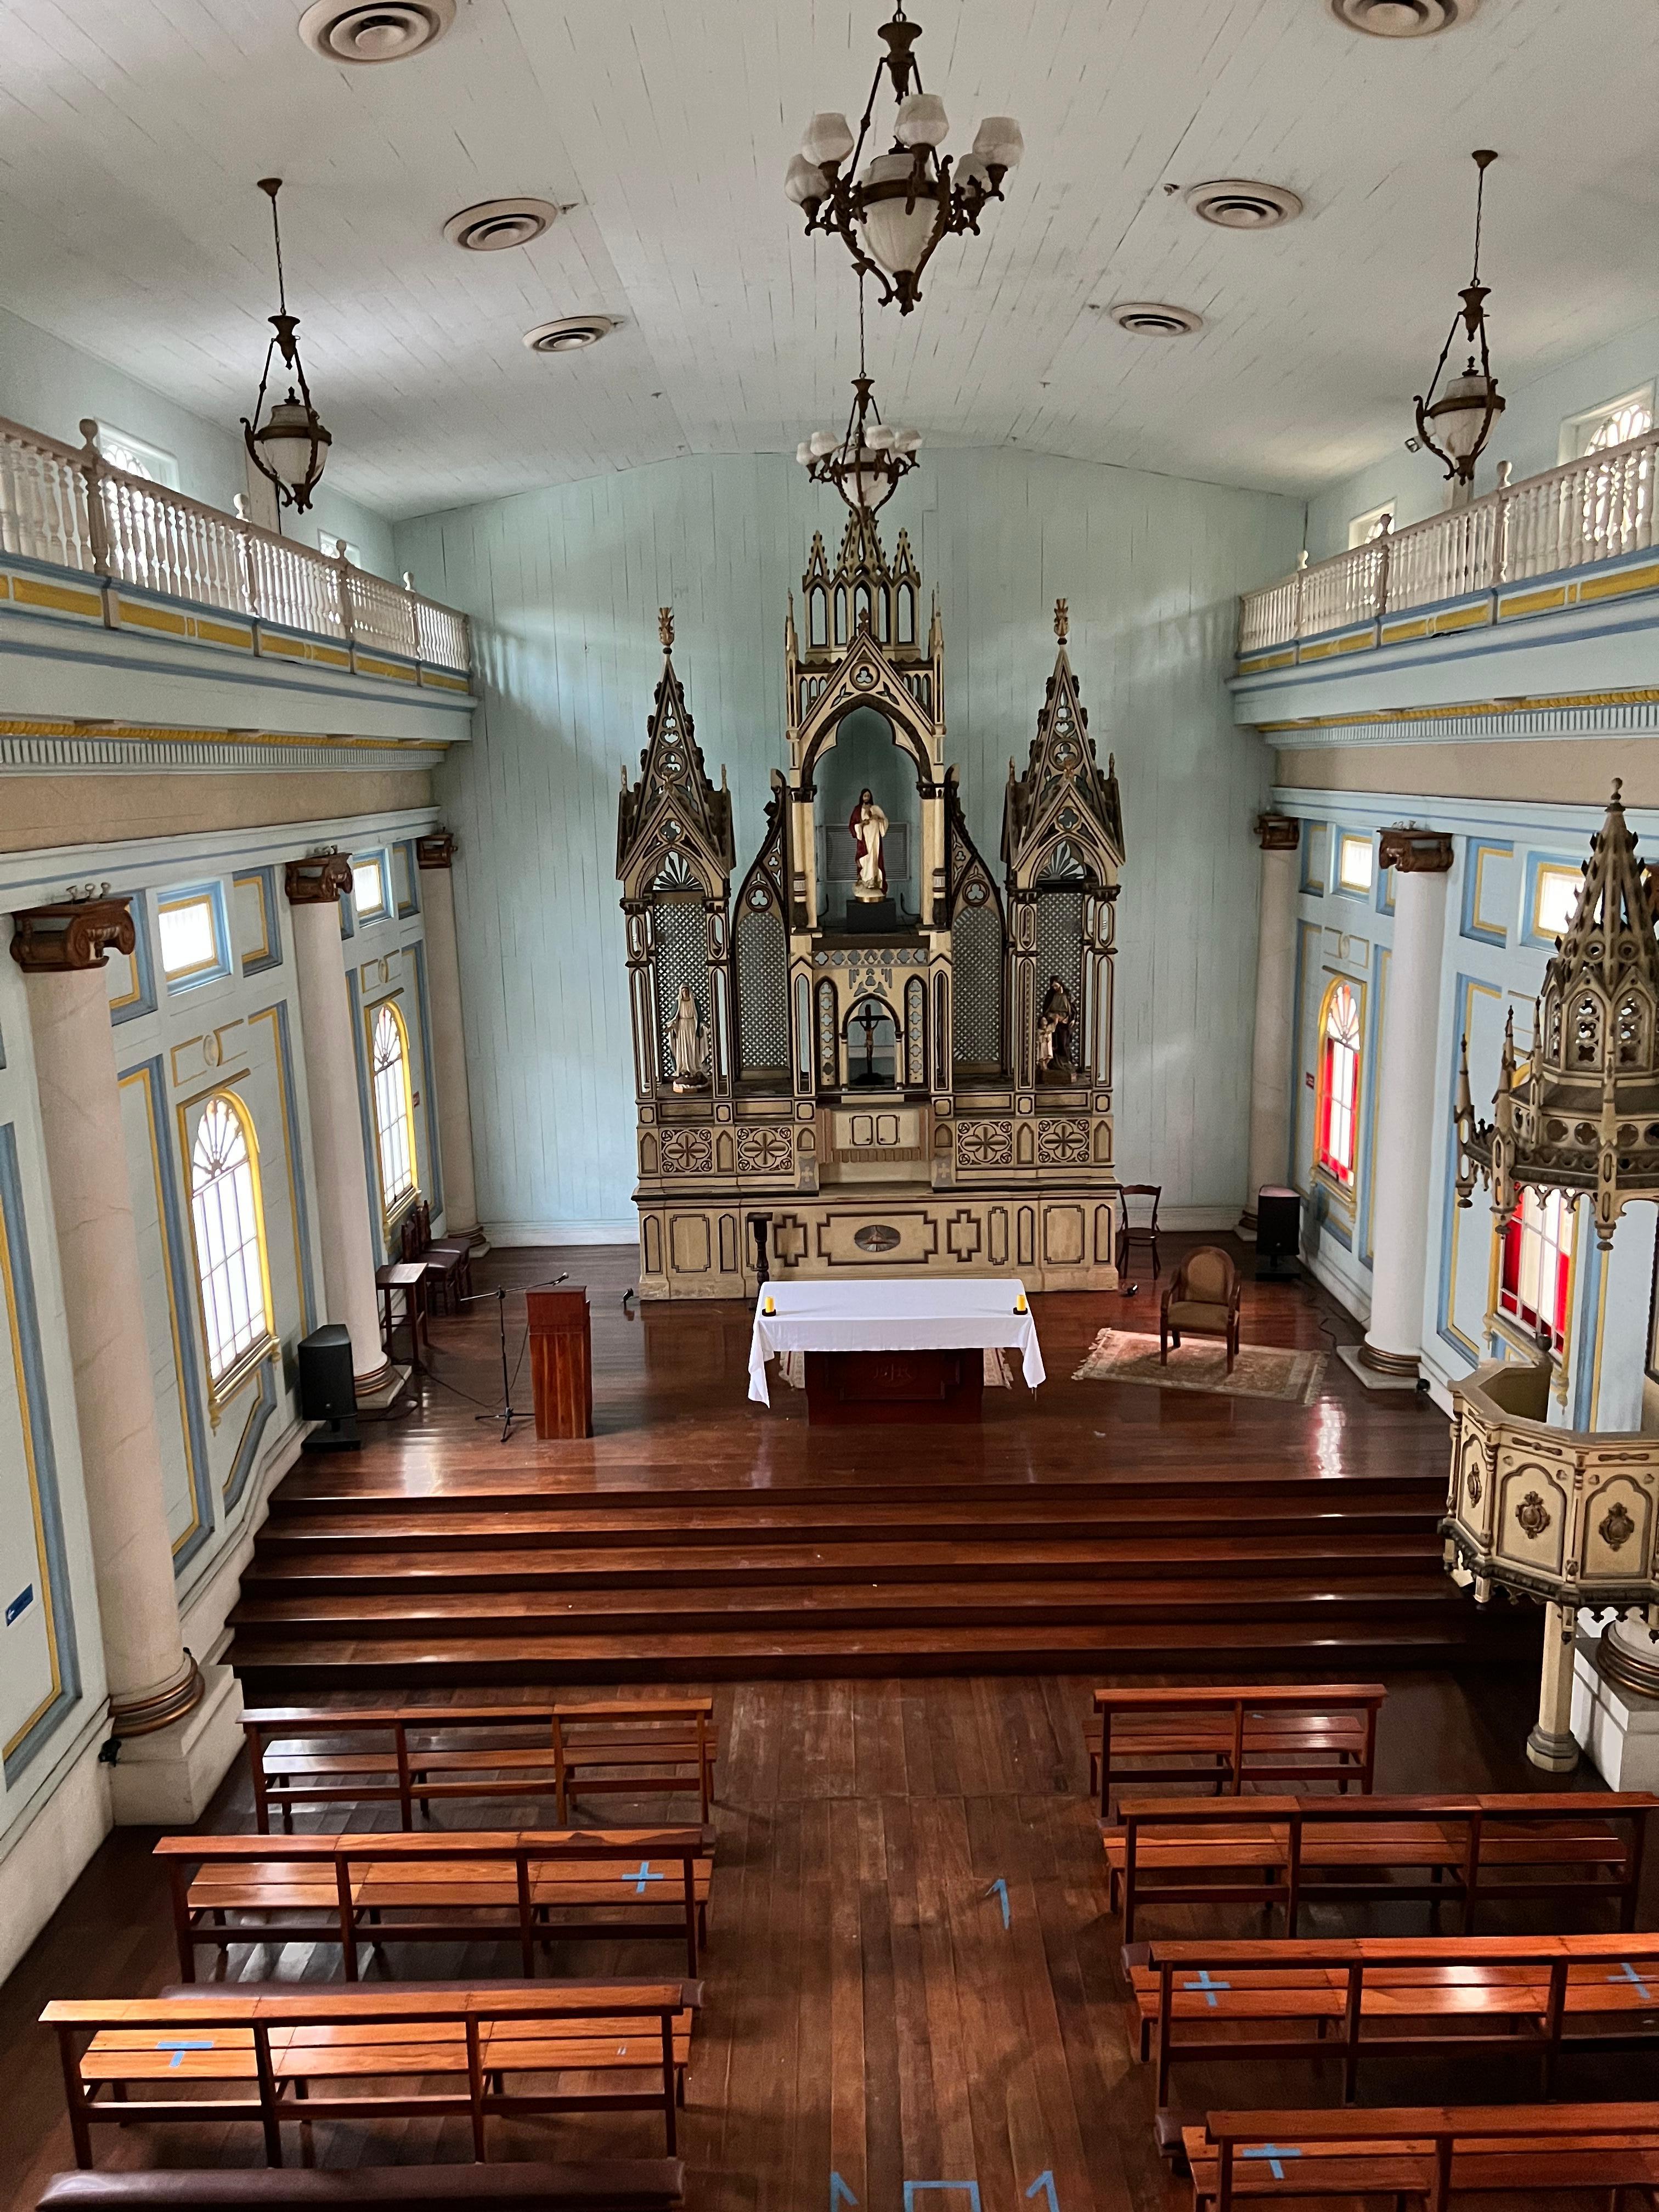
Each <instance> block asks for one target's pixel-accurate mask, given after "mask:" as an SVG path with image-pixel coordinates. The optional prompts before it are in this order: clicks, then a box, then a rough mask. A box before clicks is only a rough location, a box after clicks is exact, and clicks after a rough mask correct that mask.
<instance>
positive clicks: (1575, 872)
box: [1516, 851, 1584, 952]
mask: <svg viewBox="0 0 1659 2212" xmlns="http://www.w3.org/2000/svg"><path fill="white" fill-rule="evenodd" d="M1541 868H1565V870H1566V872H1567V873H1568V874H1569V875H1570V876H1573V877H1576V878H1577V879H1578V880H1579V881H1580V882H1582V881H1583V873H1584V862H1583V855H1582V854H1577V853H1547V852H1541V851H1534V852H1530V853H1528V855H1527V880H1526V883H1525V884H1524V885H1523V886H1522V907H1521V927H1520V929H1519V931H1518V932H1517V933H1516V942H1517V943H1518V944H1521V945H1539V946H1541V947H1542V949H1543V950H1544V951H1546V952H1553V951H1554V950H1555V945H1556V940H1555V939H1554V938H1553V937H1546V936H1544V935H1543V934H1542V933H1541V932H1540V931H1538V930H1535V929H1534V927H1533V926H1532V918H1533V915H1534V914H1535V913H1536V912H1537V910H1538V875H1539V871H1540V869H1541Z"/></svg>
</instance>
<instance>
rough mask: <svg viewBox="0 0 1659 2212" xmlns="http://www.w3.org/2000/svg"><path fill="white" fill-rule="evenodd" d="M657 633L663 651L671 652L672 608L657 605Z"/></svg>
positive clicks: (672, 643)
mask: <svg viewBox="0 0 1659 2212" xmlns="http://www.w3.org/2000/svg"><path fill="white" fill-rule="evenodd" d="M657 635H658V636H659V638H660V639H661V640H662V649H663V651H664V652H665V653H671V652H672V651H673V650H674V610H673V608H672V607H659V608H658V609H657Z"/></svg>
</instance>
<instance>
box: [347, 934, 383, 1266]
mask: <svg viewBox="0 0 1659 2212" xmlns="http://www.w3.org/2000/svg"><path fill="white" fill-rule="evenodd" d="M346 998H347V1000H348V1002H349V1006H350V1007H351V1061H352V1065H353V1066H354V1067H355V1068H356V1071H357V1111H358V1113H359V1114H360V1115H361V1116H362V1124H363V1174H364V1176H365V1178H366V1179H367V1181H368V1231H369V1235H370V1236H371V1237H373V1238H374V1249H375V1250H376V1251H377V1252H378V1253H379V1254H380V1261H381V1262H382V1263H383V1262H384V1261H385V1260H386V1208H385V1207H384V1206H382V1205H381V1203H380V1166H379V1162H380V1146H379V1144H378V1143H377V1142H376V1141H375V1136H374V1115H373V1113H372V1112H371V1111H370V1110H369V1103H368V1031H367V1030H366V1029H365V1028H364V1025H363V1006H362V996H361V994H359V992H358V989H357V976H356V970H355V969H350V968H348V969H346Z"/></svg>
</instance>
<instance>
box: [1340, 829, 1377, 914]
mask: <svg viewBox="0 0 1659 2212" xmlns="http://www.w3.org/2000/svg"><path fill="white" fill-rule="evenodd" d="M1356 845H1357V846H1360V847H1363V848H1364V854H1365V880H1364V883H1363V884H1355V883H1350V882H1349V880H1348V878H1347V874H1346V868H1347V864H1348V848H1350V846H1356ZM1332 878H1333V889H1334V890H1336V891H1337V892H1339V893H1340V895H1341V896H1343V897H1344V898H1358V899H1369V898H1370V896H1371V895H1372V893H1373V892H1374V891H1375V890H1376V838H1375V837H1373V836H1371V835H1370V833H1369V832H1368V831H1366V830H1364V829H1339V830H1338V832H1337V836H1336V866H1335V867H1334V870H1333V872H1332Z"/></svg>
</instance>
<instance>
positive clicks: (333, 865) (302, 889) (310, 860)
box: [283, 853, 351, 906]
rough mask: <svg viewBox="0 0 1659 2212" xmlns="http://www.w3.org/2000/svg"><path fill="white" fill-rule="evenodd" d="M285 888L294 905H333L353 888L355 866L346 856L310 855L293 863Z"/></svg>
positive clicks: (285, 877)
mask: <svg viewBox="0 0 1659 2212" xmlns="http://www.w3.org/2000/svg"><path fill="white" fill-rule="evenodd" d="M283 888H284V889H285V890H287V892H288V902H289V905H290V906H332V905H333V904H334V902H335V901H336V900H337V899H342V898H343V897H344V896H345V895H346V893H347V892H348V891H349V890H350V889H351V863H350V861H349V860H347V858H346V856H345V854H343V853H310V854H307V856H306V858H305V859H304V860H290V861H289V864H288V866H287V869H286V870H285V871H284V876H283Z"/></svg>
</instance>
